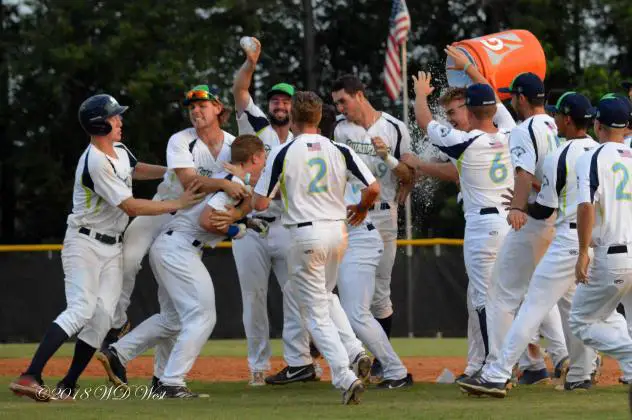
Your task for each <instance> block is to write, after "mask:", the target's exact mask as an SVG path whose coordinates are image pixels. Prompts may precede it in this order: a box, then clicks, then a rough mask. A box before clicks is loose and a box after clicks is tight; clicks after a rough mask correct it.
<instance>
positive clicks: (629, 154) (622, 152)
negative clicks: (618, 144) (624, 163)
mask: <svg viewBox="0 0 632 420" xmlns="http://www.w3.org/2000/svg"><path fill="white" fill-rule="evenodd" d="M617 151H618V152H619V156H621V157H626V158H632V152H631V151H630V150H621V149H617Z"/></svg>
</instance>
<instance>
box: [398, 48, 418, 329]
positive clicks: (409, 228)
mask: <svg viewBox="0 0 632 420" xmlns="http://www.w3.org/2000/svg"><path fill="white" fill-rule="evenodd" d="M407 41H408V39H405V40H404V42H402V45H401V53H402V60H401V61H402V108H403V109H402V115H403V119H404V125H405V126H406V127H407V128H408V122H409V121H408V60H407V54H406V42H407ZM404 209H405V220H406V239H408V240H411V239H412V238H413V223H412V214H411V204H410V194H409V195H408V197H406V203H405V206H404ZM412 256H413V247H412V245H406V257H407V258H406V289H407V291H408V293H407V300H408V302H407V304H408V305H407V306H408V310H407V318H408V319H407V321H408V337H409V338H413V337H414V336H415V334H414V316H413V315H414V311H413V303H414V302H413V300H414V299H413V296H414V294H413V275H412V265H413V259H412Z"/></svg>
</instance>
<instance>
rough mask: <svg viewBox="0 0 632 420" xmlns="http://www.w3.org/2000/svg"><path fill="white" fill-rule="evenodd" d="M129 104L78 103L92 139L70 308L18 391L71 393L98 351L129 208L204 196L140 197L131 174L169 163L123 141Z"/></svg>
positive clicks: (68, 260)
mask: <svg viewBox="0 0 632 420" xmlns="http://www.w3.org/2000/svg"><path fill="white" fill-rule="evenodd" d="M127 108H128V107H126V106H121V105H119V103H118V102H117V101H116V99H114V98H113V97H112V96H110V95H105V94H101V95H95V96H92V97H90V98H88V99H86V100H85V101H84V102H83V103H82V104H81V106H80V107H79V122H80V124H81V126H82V128H83V129H84V131H85V132H86V133H87V134H88V135H89V136H90V144H89V145H88V147H87V148H86V150H85V151H84V152H83V154H82V155H81V157H80V158H79V163H78V165H77V170H76V172H75V184H74V189H73V209H72V213H71V214H70V215H69V216H68V229H67V231H66V236H65V238H64V248H63V250H62V263H63V267H64V275H65V280H64V281H65V289H66V301H67V307H66V309H65V310H64V311H63V312H62V313H61V314H60V315H59V316H58V317H57V318H56V319H55V321H53V323H52V325H51V326H50V327H49V329H48V331H47V332H46V334H45V336H44V338H43V340H42V342H41V343H40V345H39V347H38V349H37V351H36V352H35V355H34V357H33V359H32V361H31V364H30V365H29V367H28V368H27V369H26V371H25V372H24V373H23V374H22V375H21V376H20V377H19V378H18V379H17V380H15V381H13V382H12V383H11V384H10V385H9V389H11V390H12V391H13V392H14V393H16V394H17V395H26V396H28V397H30V398H32V399H35V400H37V401H50V400H51V399H57V398H63V399H65V398H68V397H70V396H71V395H72V394H73V393H74V390H75V389H76V382H77V379H78V378H79V376H80V375H81V373H82V372H83V370H84V369H85V367H86V366H87V365H88V362H89V361H90V359H91V358H92V355H93V354H94V352H95V351H96V349H97V348H99V346H100V345H101V342H102V340H103V338H104V337H105V335H106V333H107V332H108V330H109V328H110V322H111V319H112V316H113V314H114V308H115V306H116V301H117V299H118V296H119V294H120V291H121V279H122V249H123V246H122V240H123V239H122V236H121V234H122V233H123V230H124V229H125V226H127V222H128V220H129V216H139V215H160V214H164V213H170V212H173V211H176V210H180V209H183V208H185V207H188V206H190V205H193V204H195V203H197V202H199V201H200V200H201V199H202V197H203V194H202V193H199V194H196V193H194V192H193V191H194V190H195V189H196V188H197V187H198V185H197V183H192V184H191V185H190V186H189V188H188V189H187V190H186V191H185V192H183V193H182V194H181V195H180V196H179V197H178V198H177V199H175V200H165V201H151V200H143V199H137V198H134V197H133V195H132V178H140V179H157V178H160V177H161V176H162V175H163V174H164V171H165V168H164V167H160V166H154V165H147V164H143V163H140V162H138V161H137V160H136V158H135V157H134V155H132V153H131V152H130V151H129V150H128V149H127V147H126V146H125V145H124V144H123V143H121V142H120V141H121V135H122V126H123V119H122V117H121V114H123V112H125V110H127ZM76 333H79V335H78V337H77V343H76V346H75V353H74V356H73V360H72V363H71V365H70V368H69V370H68V373H67V374H66V376H65V377H64V378H63V379H62V380H61V381H60V382H59V383H58V384H57V390H58V391H55V392H51V391H49V390H48V389H46V388H43V387H42V385H43V381H42V371H43V369H44V366H45V365H46V363H47V362H48V360H49V359H50V358H51V357H52V356H53V355H54V354H55V352H56V351H57V349H59V347H60V346H61V345H62V344H63V343H64V342H65V341H66V340H67V339H68V338H70V337H72V336H73V335H75V334H76Z"/></svg>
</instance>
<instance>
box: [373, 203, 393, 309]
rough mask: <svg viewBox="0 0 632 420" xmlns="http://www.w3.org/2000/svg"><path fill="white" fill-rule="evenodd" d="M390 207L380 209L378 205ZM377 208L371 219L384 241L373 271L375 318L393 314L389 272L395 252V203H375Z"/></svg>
mask: <svg viewBox="0 0 632 420" xmlns="http://www.w3.org/2000/svg"><path fill="white" fill-rule="evenodd" d="M386 204H388V206H389V207H390V208H387V209H384V210H381V209H380V208H379V206H380V205H386ZM376 206H378V209H376V210H371V211H370V215H371V220H372V222H373V224H374V225H375V227H376V228H377V231H378V232H379V233H380V236H381V237H382V241H383V243H384V252H383V253H382V256H381V258H380V262H379V264H378V266H377V270H376V273H375V293H374V294H373V301H372V302H371V313H373V316H374V317H375V318H377V319H384V318H388V317H389V316H391V315H393V303H392V302H391V274H392V272H393V264H395V255H396V254H397V205H396V204H395V203H390V202H389V203H386V202H382V203H377V204H376Z"/></svg>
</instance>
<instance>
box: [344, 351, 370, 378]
mask: <svg viewBox="0 0 632 420" xmlns="http://www.w3.org/2000/svg"><path fill="white" fill-rule="evenodd" d="M349 367H350V368H351V370H353V373H355V375H356V376H357V377H358V379H360V380H361V381H362V383H364V384H368V383H369V376H370V375H371V358H370V357H369V355H367V354H366V352H365V351H361V352H360V353H358V355H357V356H356V357H355V359H354V360H353V362H352V363H351V366H349Z"/></svg>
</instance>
